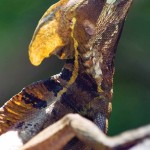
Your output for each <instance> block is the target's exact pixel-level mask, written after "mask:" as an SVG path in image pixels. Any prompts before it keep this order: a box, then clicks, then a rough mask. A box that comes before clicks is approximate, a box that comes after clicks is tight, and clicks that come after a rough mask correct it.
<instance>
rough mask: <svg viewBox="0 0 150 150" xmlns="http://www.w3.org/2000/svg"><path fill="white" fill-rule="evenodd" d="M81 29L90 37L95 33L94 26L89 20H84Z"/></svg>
mask: <svg viewBox="0 0 150 150" xmlns="http://www.w3.org/2000/svg"><path fill="white" fill-rule="evenodd" d="M83 27H84V30H85V32H86V33H87V34H88V35H90V36H91V35H93V34H94V33H95V26H94V24H92V23H91V22H90V21H89V20H85V21H84V23H83Z"/></svg>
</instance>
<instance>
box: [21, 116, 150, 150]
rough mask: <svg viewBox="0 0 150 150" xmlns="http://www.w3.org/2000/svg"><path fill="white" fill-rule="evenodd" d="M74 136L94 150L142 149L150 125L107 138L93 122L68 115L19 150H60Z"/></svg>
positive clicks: (148, 134) (148, 136)
mask: <svg viewBox="0 0 150 150" xmlns="http://www.w3.org/2000/svg"><path fill="white" fill-rule="evenodd" d="M75 136H76V137H78V139H79V140H81V141H83V142H84V143H86V144H87V145H89V146H90V147H92V148H93V149H95V150H104V149H108V150H114V149H117V150H122V149H128V148H131V147H136V146H142V148H143V147H144V141H146V140H149V146H150V125H148V126H145V127H141V128H139V129H136V130H132V131H128V132H125V133H122V134H120V135H118V136H114V137H108V136H106V135H105V134H104V133H103V132H102V131H101V130H99V128H98V127H97V126H96V125H95V124H94V123H93V122H91V121H89V120H87V119H85V118H83V117H81V116H80V115H78V114H68V115H66V116H65V117H63V118H62V119H61V120H59V121H58V122H56V123H54V124H53V125H51V126H49V127H48V128H46V129H45V130H43V131H42V132H40V133H39V134H38V135H37V136H35V137H34V138H32V139H31V140H30V141H29V142H28V143H26V144H25V145H24V146H23V147H22V148H21V150H43V149H44V150H51V149H52V150H60V149H62V148H63V147H64V146H65V145H66V144H67V143H68V142H69V141H70V140H71V139H72V138H73V137H75Z"/></svg>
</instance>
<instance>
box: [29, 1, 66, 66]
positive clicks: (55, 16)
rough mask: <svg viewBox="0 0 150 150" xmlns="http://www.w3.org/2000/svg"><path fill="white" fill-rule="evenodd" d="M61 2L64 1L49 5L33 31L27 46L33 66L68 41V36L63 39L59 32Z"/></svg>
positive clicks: (63, 2) (54, 52) (62, 2)
mask: <svg viewBox="0 0 150 150" xmlns="http://www.w3.org/2000/svg"><path fill="white" fill-rule="evenodd" d="M62 4H65V1H60V2H58V3H56V4H55V5H53V6H51V7H50V8H49V9H48V10H47V11H46V13H45V14H44V15H43V17H42V18H41V20H40V21H39V24H38V26H37V28H36V30H35V32H34V35H33V38H32V41H31V43H30V46H29V59H30V61H31V63H32V64H33V65H35V66H38V65H40V64H41V62H42V61H43V59H44V58H47V57H49V56H51V55H52V54H56V55H57V52H58V51H59V50H61V49H62V48H63V47H65V46H66V45H67V44H68V42H69V41H68V39H67V38H68V37H66V39H64V37H62V36H60V34H59V31H60V28H61V27H60V19H61V6H62ZM61 30H63V29H61ZM65 52H66V51H64V53H65ZM62 56H63V57H64V56H65V54H63V53H62ZM63 57H62V59H63Z"/></svg>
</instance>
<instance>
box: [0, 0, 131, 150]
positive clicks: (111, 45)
mask: <svg viewBox="0 0 150 150" xmlns="http://www.w3.org/2000/svg"><path fill="white" fill-rule="evenodd" d="M131 2H132V0H118V1H115V2H114V3H110V2H109V1H104V0H96V1H94V0H61V1H60V2H58V3H57V4H56V5H54V6H52V7H51V8H50V9H49V10H48V11H47V12H46V13H45V15H44V16H43V18H42V19H41V20H40V22H39V25H38V27H37V29H36V31H35V33H34V36H33V39H32V42H31V44H30V56H31V57H30V59H31V61H32V63H34V64H35V65H38V64H39V63H40V62H41V61H42V60H43V59H44V57H43V56H42V58H41V53H40V54H39V56H38V57H39V58H40V59H41V60H40V59H39V60H38V61H37V59H35V60H34V55H32V54H34V48H35V47H36V46H37V45H36V44H37V43H38V42H37V41H40V40H41V37H42V38H43V37H44V38H43V39H42V40H44V41H45V38H49V36H45V35H44V36H41V34H42V33H43V32H44V34H46V33H45V32H46V31H45V28H43V27H45V26H46V25H50V26H52V27H56V28H57V30H55V31H54V32H47V34H51V35H52V39H53V38H56V37H57V38H56V39H57V40H56V41H55V42H54V43H52V44H51V46H52V47H53V49H51V47H50V50H49V49H48V50H49V54H56V55H57V56H59V57H60V58H61V59H68V60H66V63H65V65H64V67H63V69H62V71H61V73H60V74H58V75H55V76H53V77H51V78H50V79H48V80H45V81H39V82H35V83H33V84H31V85H29V86H27V87H25V88H24V89H23V90H22V91H21V92H20V93H18V94H17V95H15V96H14V97H12V98H11V99H10V100H9V101H8V102H7V103H6V104H5V105H4V106H3V107H2V108H1V110H0V133H1V134H3V133H5V134H8V133H9V132H11V131H16V133H17V138H19V139H20V140H21V144H24V143H26V142H27V141H29V140H30V139H31V138H32V137H33V136H34V135H36V134H37V133H39V132H40V131H41V130H42V129H43V128H45V127H47V126H49V125H51V124H52V123H54V122H56V121H57V120H59V119H60V118H62V117H63V116H64V115H66V114H68V113H71V112H72V113H78V114H81V115H82V116H84V117H86V118H88V119H90V120H92V121H93V122H94V123H95V124H96V125H97V126H98V127H99V128H101V130H102V131H104V132H105V133H107V129H108V119H109V116H110V113H111V110H112V106H111V99H112V91H113V90H112V85H113V74H114V64H113V62H114V56H115V49H116V47H117V44H118V40H119V37H120V34H121V31H122V27H123V24H124V19H125V17H126V15H127V12H128V9H129V7H130V5H131ZM53 20H54V22H53ZM51 22H53V23H54V24H53V23H52V24H51ZM55 25H56V26H55ZM38 38H39V39H38ZM36 42H37V43H36ZM46 42H47V41H46ZM46 42H45V43H46ZM47 44H49V43H46V44H45V45H42V44H41V47H40V46H39V47H40V48H41V49H42V48H43V49H45V47H48V46H49V45H47ZM37 55H38V54H37ZM45 57H47V52H46V55H45ZM21 144H20V145H21ZM20 145H19V146H20ZM16 149H17V148H16ZM64 149H66V150H68V149H69V150H76V149H80V150H87V149H89V148H88V147H87V146H85V145H84V144H82V143H81V142H79V141H78V140H77V139H73V140H72V141H71V142H69V143H68V145H67V146H66V147H65V148H64Z"/></svg>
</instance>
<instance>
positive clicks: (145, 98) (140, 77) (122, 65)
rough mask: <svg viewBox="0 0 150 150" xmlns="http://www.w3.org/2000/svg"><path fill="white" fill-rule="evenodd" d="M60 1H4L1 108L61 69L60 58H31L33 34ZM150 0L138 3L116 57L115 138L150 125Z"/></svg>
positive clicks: (0, 11)
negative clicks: (36, 64)
mask: <svg viewBox="0 0 150 150" xmlns="http://www.w3.org/2000/svg"><path fill="white" fill-rule="evenodd" d="M54 2H56V0H44V1H43V0H13V1H12V0H0V104H1V105H2V104H3V103H4V101H7V100H8V99H9V98H10V97H12V96H13V95H14V94H16V93H18V92H19V91H20V90H21V89H22V88H23V87H24V86H26V85H28V84H30V83H32V82H34V81H37V80H41V79H45V78H48V77H49V76H51V75H53V74H56V73H58V72H59V71H60V69H61V67H62V65H63V63H62V62H61V61H60V60H58V59H57V58H56V57H52V58H51V59H47V60H45V61H44V62H43V63H42V65H40V66H39V67H34V66H32V65H31V64H30V62H29V59H28V51H27V50H28V45H29V43H30V40H31V37H32V34H33V31H34V29H35V27H36V25H37V22H38V20H39V19H40V18H41V16H42V15H43V13H44V12H45V11H46V9H47V8H48V7H49V6H50V5H51V4H53V3H54ZM149 49H150V1H149V0H135V1H134V3H133V5H132V8H131V10H130V12H129V15H128V18H127V21H126V23H125V27H124V31H123V34H122V37H121V41H120V43H119V47H118V50H117V56H116V72H115V78H114V97H113V112H112V115H111V119H110V124H109V127H110V128H109V134H110V135H114V134H117V133H120V132H122V131H125V130H127V129H132V128H136V127H139V126H142V125H145V124H148V123H150V50H149Z"/></svg>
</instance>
